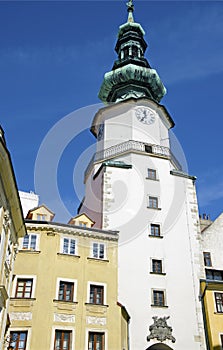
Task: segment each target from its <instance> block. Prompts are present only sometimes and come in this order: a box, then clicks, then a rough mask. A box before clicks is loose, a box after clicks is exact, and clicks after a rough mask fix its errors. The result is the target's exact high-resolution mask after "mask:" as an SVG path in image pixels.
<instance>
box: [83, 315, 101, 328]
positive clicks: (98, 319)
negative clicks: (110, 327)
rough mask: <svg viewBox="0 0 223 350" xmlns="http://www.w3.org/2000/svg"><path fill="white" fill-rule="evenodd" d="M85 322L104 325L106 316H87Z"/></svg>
mask: <svg viewBox="0 0 223 350" xmlns="http://www.w3.org/2000/svg"><path fill="white" fill-rule="evenodd" d="M86 323H87V324H96V325H99V326H105V325H106V318H105V317H95V316H87V317H86Z"/></svg>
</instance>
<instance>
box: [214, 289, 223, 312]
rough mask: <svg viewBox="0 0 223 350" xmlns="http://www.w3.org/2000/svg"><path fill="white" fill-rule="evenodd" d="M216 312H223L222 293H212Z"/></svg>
mask: <svg viewBox="0 0 223 350" xmlns="http://www.w3.org/2000/svg"><path fill="white" fill-rule="evenodd" d="M214 295H215V303H216V310H217V312H221V313H223V293H214Z"/></svg>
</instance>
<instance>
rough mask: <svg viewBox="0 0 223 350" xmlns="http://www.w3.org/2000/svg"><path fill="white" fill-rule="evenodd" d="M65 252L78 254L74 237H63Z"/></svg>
mask: <svg viewBox="0 0 223 350" xmlns="http://www.w3.org/2000/svg"><path fill="white" fill-rule="evenodd" d="M62 251H63V254H71V255H75V254H76V241H75V239H73V238H64V239H63V250H62Z"/></svg>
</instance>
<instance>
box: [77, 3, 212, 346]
mask: <svg viewBox="0 0 223 350" xmlns="http://www.w3.org/2000/svg"><path fill="white" fill-rule="evenodd" d="M127 7H128V19H127V22H126V23H125V24H123V25H121V26H120V27H119V32H118V40H117V44H116V47H115V50H116V52H117V54H118V59H117V60H116V61H115V63H114V65H113V68H112V70H111V71H110V72H108V73H106V74H105V77H104V81H103V83H102V86H101V89H100V92H99V97H100V99H101V100H102V101H103V102H105V104H106V106H105V107H104V108H102V109H100V110H99V111H98V112H97V113H96V115H95V117H94V120H93V122H92V126H91V131H92V133H93V134H94V135H95V137H96V138H97V150H96V153H95V155H94V157H93V159H92V161H91V162H90V164H89V166H88V168H87V170H86V172H85V184H86V195H85V198H84V200H83V202H82V205H81V207H80V212H85V213H87V214H88V215H89V216H90V217H91V218H92V219H93V220H94V221H95V223H96V226H97V227H99V228H102V229H112V230H113V229H115V230H118V231H119V232H120V238H119V282H118V284H119V300H120V301H121V302H123V303H124V304H125V305H126V307H127V309H128V310H129V313H130V316H131V327H130V344H131V349H133V350H142V349H144V350H146V349H147V350H149V349H151V350H159V349H160V350H161V349H174V350H175V349H176V350H188V349H190V350H198V349H199V350H200V349H205V345H204V337H203V324H202V317H201V305H200V301H199V276H200V267H199V266H200V264H199V245H198V240H199V219H198V208H197V198H196V190H195V185H194V183H195V177H193V176H190V175H188V174H187V173H186V172H184V171H183V170H182V167H181V165H180V163H179V162H178V160H177V159H176V158H175V156H174V155H173V153H172V151H171V147H170V134H169V130H170V129H171V128H172V127H173V126H174V121H173V120H172V118H171V116H170V114H169V113H168V111H167V109H166V108H165V107H164V106H163V105H161V104H160V101H161V99H162V97H163V96H164V94H165V93H166V89H165V87H164V85H163V83H162V82H161V80H160V78H159V76H158V74H157V72H156V71H155V70H154V69H152V68H151V67H150V64H149V62H148V61H147V59H146V58H145V57H144V53H145V51H146V47H147V44H146V42H145V40H144V34H145V33H144V30H143V29H142V27H141V25H140V24H138V23H135V22H134V17H133V11H134V7H133V3H132V1H129V2H128V3H127Z"/></svg>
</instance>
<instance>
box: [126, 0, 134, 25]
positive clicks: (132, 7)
mask: <svg viewBox="0 0 223 350" xmlns="http://www.w3.org/2000/svg"><path fill="white" fill-rule="evenodd" d="M126 6H127V8H128V13H129V15H128V22H134V18H133V11H134V5H133V0H129V1H128V2H127V3H126Z"/></svg>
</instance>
